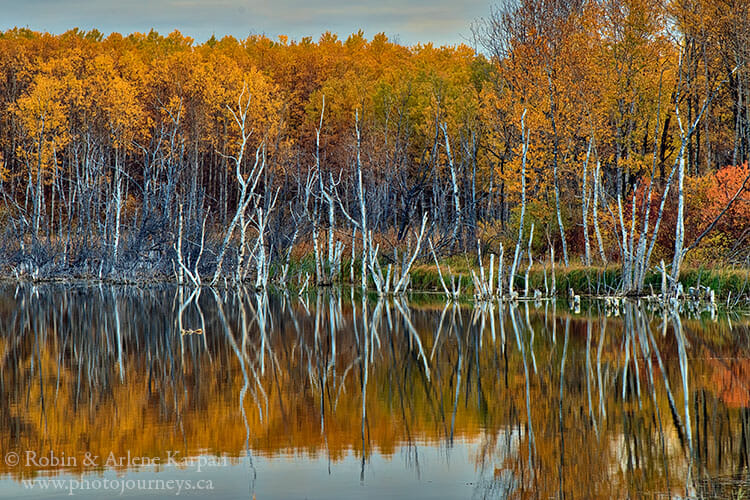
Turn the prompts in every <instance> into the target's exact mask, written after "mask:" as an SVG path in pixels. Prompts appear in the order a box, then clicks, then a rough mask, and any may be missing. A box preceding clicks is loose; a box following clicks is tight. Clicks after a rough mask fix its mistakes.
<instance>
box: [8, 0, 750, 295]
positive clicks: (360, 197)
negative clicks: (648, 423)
mask: <svg viewBox="0 0 750 500" xmlns="http://www.w3.org/2000/svg"><path fill="white" fill-rule="evenodd" d="M468 29H469V27H467V30H468ZM470 32H471V33H472V40H467V42H466V44H465V45H458V46H448V47H437V46H434V45H432V44H423V45H416V46H403V45H400V44H398V43H394V42H393V41H392V40H389V39H388V37H387V36H386V35H384V34H378V35H375V36H374V37H372V39H371V40H367V39H366V38H365V37H364V34H363V33H362V32H359V33H355V34H352V35H350V36H349V37H348V38H346V39H342V38H339V37H338V36H336V35H335V34H332V33H325V34H323V35H322V36H321V37H320V38H319V39H318V40H317V41H316V40H314V39H312V38H303V39H301V40H290V39H288V38H287V37H284V36H279V37H278V39H271V38H268V37H266V36H261V35H252V36H249V37H248V38H246V39H244V40H238V39H235V38H232V37H223V38H221V39H218V38H216V37H212V38H211V39H209V40H208V41H206V42H205V43H196V41H195V40H193V39H191V38H189V37H187V36H184V35H182V34H181V33H180V32H178V31H174V32H172V33H170V34H168V35H166V36H164V35H161V34H159V33H156V32H155V31H151V32H149V33H133V34H129V35H121V34H118V33H112V34H110V35H108V36H105V35H103V34H102V33H100V32H98V31H96V30H93V31H89V32H84V31H81V30H78V29H72V30H70V31H68V32H66V33H63V34H60V35H52V34H48V33H39V32H34V31H31V30H29V29H24V28H15V29H12V30H8V31H5V32H3V33H0V197H1V198H2V200H1V201H0V233H1V234H2V236H0V269H2V270H3V271H2V274H4V275H5V276H7V277H15V278H31V279H48V278H57V277H84V278H98V279H108V280H137V279H169V280H172V279H174V280H176V281H178V282H180V283H194V284H208V283H210V284H216V283H218V282H219V281H220V280H221V281H222V282H226V281H227V280H228V281H232V282H243V281H247V282H250V283H253V284H254V285H255V286H257V287H258V288H265V287H266V286H268V285H269V284H280V285H282V286H283V285H289V286H298V287H307V286H315V285H319V286H320V285H330V284H332V283H339V282H340V283H352V284H357V285H358V286H359V285H360V284H361V285H362V286H363V287H371V286H374V287H375V288H376V289H377V291H378V292H380V293H381V294H386V293H400V292H403V291H404V290H406V289H407V288H408V287H409V286H410V282H411V274H410V271H411V270H412V269H413V266H414V265H415V263H416V264H417V265H419V264H422V265H433V264H437V266H436V267H437V271H438V272H440V267H441V266H442V267H443V272H441V274H440V282H441V283H442V286H443V289H445V292H446V294H449V292H448V290H447V285H446V284H445V281H444V278H443V273H445V274H446V275H448V274H449V270H448V269H449V266H445V265H444V264H445V263H446V262H453V263H454V267H456V264H455V262H457V260H456V259H459V260H460V259H461V258H463V259H465V260H466V259H469V260H471V262H473V263H477V261H478V262H479V264H480V265H481V266H482V277H481V279H479V278H478V277H477V276H476V275H474V276H473V277H474V287H475V289H477V288H480V289H481V288H482V287H483V283H484V282H485V281H486V280H485V277H484V265H486V258H485V260H484V264H482V257H481V255H484V256H485V257H486V256H487V255H491V256H492V259H493V260H492V261H491V262H492V263H493V264H491V266H492V265H494V258H495V256H496V255H497V256H499V260H498V262H499V265H498V271H497V272H498V273H499V276H498V289H499V290H498V291H499V292H500V293H501V294H502V293H503V288H504V286H505V285H506V281H507V287H508V288H509V289H510V291H511V293H512V289H513V286H514V281H515V278H516V276H517V275H518V273H520V272H522V271H520V270H521V269H526V268H527V266H528V269H531V268H532V265H533V266H534V269H541V267H542V266H543V267H544V270H545V277H546V271H547V269H548V266H555V265H556V266H557V269H558V270H560V269H565V268H568V269H570V268H611V269H616V270H617V273H618V274H617V276H618V278H617V279H618V284H617V287H616V288H617V291H618V292H620V293H623V294H642V293H645V289H646V284H647V282H648V279H649V274H650V273H658V274H660V275H661V276H663V278H660V279H663V280H668V281H669V285H667V286H668V287H669V288H670V290H672V291H673V293H679V292H678V282H679V278H680V275H681V271H684V270H686V269H688V268H692V269H695V268H703V267H707V268H721V267H738V268H740V269H745V270H746V269H747V267H748V266H750V251H749V250H748V242H749V241H750V168H748V159H749V158H748V157H749V156H750V67H749V66H748V63H750V3H748V2H746V1H744V0H626V1H619V0H507V1H505V2H503V3H501V4H499V5H496V6H495V7H492V8H490V6H489V5H488V15H487V17H486V18H484V19H480V20H477V21H476V22H475V24H474V25H473V26H472V27H471V29H470ZM503 249H504V250H503ZM503 252H504V254H505V260H503V257H502V256H503ZM478 254H479V255H480V257H479V259H477V256H478ZM381 266H382V268H381ZM446 267H447V268H448V269H446ZM553 268H554V267H553ZM492 273H493V271H492V270H490V276H492ZM502 276H505V277H502ZM526 276H527V280H526V281H527V282H528V271H527V274H526ZM506 277H507V279H506ZM449 278H450V277H449V276H446V280H447V279H449ZM489 281H490V286H489V288H490V290H489V292H490V293H491V292H492V283H491V282H492V281H493V279H492V278H490V280H489ZM520 282H523V280H521V281H519V283H520ZM469 285H470V284H469ZM451 286H452V287H454V285H451ZM453 290H454V291H455V288H453ZM553 290H554V287H553ZM526 293H527V294H528V293H529V290H528V286H527V290H526Z"/></svg>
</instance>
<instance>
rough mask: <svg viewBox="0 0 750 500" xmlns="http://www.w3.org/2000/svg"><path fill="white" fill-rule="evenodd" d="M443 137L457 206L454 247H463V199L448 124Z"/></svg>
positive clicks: (454, 204) (442, 126)
mask: <svg viewBox="0 0 750 500" xmlns="http://www.w3.org/2000/svg"><path fill="white" fill-rule="evenodd" d="M441 128H442V130H443V137H444V138H445V152H446V155H447V156H448V166H449V167H450V170H451V182H452V183H453V206H454V207H455V208H456V220H455V221H454V223H453V248H454V249H457V248H463V230H462V228H463V219H462V217H461V199H460V196H459V191H458V179H457V178H456V168H455V165H454V164H453V155H452V154H451V144H450V140H449V139H448V126H447V125H446V124H445V123H443V124H442V125H441Z"/></svg>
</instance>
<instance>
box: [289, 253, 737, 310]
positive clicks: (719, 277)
mask: <svg viewBox="0 0 750 500" xmlns="http://www.w3.org/2000/svg"><path fill="white" fill-rule="evenodd" d="M349 264H350V260H349V259H346V260H344V262H343V263H342V266H341V270H342V275H343V276H341V277H340V279H339V280H338V281H339V282H341V283H343V284H349V275H350V273H349ZM495 264H496V266H495V276H494V281H495V283H493V285H496V284H497V262H496V263H495ZM381 265H383V272H384V273H385V266H386V265H387V264H385V263H381ZM484 266H485V275H486V276H487V277H489V259H488V258H485V261H484ZM440 268H441V270H442V273H443V279H444V280H445V282H446V286H447V287H448V289H450V287H451V285H450V275H451V274H452V275H453V276H454V278H455V279H456V280H458V279H459V278H460V279H461V294H462V295H463V296H466V297H471V295H472V294H473V292H474V286H473V281H472V279H471V271H472V270H474V271H475V272H476V273H477V276H478V275H479V265H478V263H477V262H476V256H474V255H455V256H451V257H448V258H445V259H443V260H442V261H441V262H440ZM449 268H450V274H449V271H448V269H449ZM361 269H362V267H361V261H360V260H356V261H355V265H354V270H355V284H359V280H360V276H361V274H360V271H361ZM305 273H309V274H310V276H311V285H312V284H313V283H312V280H313V279H314V275H315V265H314V260H313V259H312V257H311V256H308V257H305V258H303V259H301V260H298V261H296V262H292V263H291V264H290V270H289V276H290V278H292V279H294V276H297V275H301V276H304V275H305ZM525 273H526V268H525V267H522V269H519V270H518V272H517V273H516V281H515V286H516V290H519V291H522V290H523V288H524V276H525ZM544 274H545V273H544V269H543V268H542V267H541V266H534V267H532V270H531V272H530V274H529V285H530V286H529V288H530V290H534V289H539V290H542V291H544V290H545V286H544ZM620 276H621V272H620V268H619V266H618V265H617V264H612V265H610V266H608V267H596V266H593V267H584V266H580V265H572V266H569V267H567V268H566V267H561V266H556V267H555V279H556V287H557V291H558V294H565V293H567V291H568V289H570V288H572V289H573V290H574V291H575V292H576V293H579V294H583V295H607V294H612V293H615V292H616V291H617V288H618V286H619V283H620ZM507 280H508V277H507V276H504V277H503V282H504V283H505V284H507V282H508V281H507ZM680 282H681V283H682V285H683V287H684V289H685V290H687V289H688V288H689V287H695V286H697V285H699V284H700V285H701V286H708V287H710V288H711V289H713V290H714V291H715V292H716V297H717V300H726V298H727V297H728V296H729V294H730V293H731V296H732V297H737V296H748V295H750V269H741V268H740V269H738V268H728V267H719V268H715V269H706V268H697V269H692V268H688V269H684V270H683V271H682V272H681V274H680ZM369 284H370V286H372V281H370V283H369ZM551 286H552V274H551V269H550V268H549V267H548V268H547V287H549V288H551ZM411 288H412V290H413V291H414V292H427V293H430V292H436V293H440V294H442V292H443V288H442V286H441V284H440V277H439V274H438V270H437V267H436V266H435V263H434V262H431V261H427V262H424V261H423V262H417V263H415V264H414V266H413V267H412V270H411ZM651 290H653V291H654V292H656V293H658V292H659V291H660V290H661V273H660V272H657V271H651V272H649V273H648V274H647V275H646V280H645V289H644V292H645V293H650V292H651Z"/></svg>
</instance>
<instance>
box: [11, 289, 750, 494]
mask: <svg viewBox="0 0 750 500" xmlns="http://www.w3.org/2000/svg"><path fill="white" fill-rule="evenodd" d="M605 312H606V311H604V310H602V311H599V309H598V306H597V305H596V304H594V305H592V306H591V307H590V308H589V309H586V308H584V313H583V314H581V315H571V314H570V313H569V312H564V311H563V310H562V309H560V310H558V308H557V307H556V306H555V304H554V303H550V302H542V303H536V304H534V303H528V302H525V303H521V304H514V303H510V304H509V303H502V302H495V303H483V304H480V305H477V306H462V305H459V304H457V303H455V302H452V303H450V304H442V303H441V304H434V303H426V304H419V305H416V304H415V303H411V304H409V303H407V302H406V301H405V300H404V299H397V300H395V301H393V300H392V301H383V300H380V301H376V300H372V299H371V298H369V297H367V296H365V297H363V296H361V295H359V294H355V293H354V291H351V290H326V291H323V292H320V293H311V294H308V295H304V296H302V297H291V296H289V295H286V294H283V293H280V294H270V295H269V294H266V293H256V292H255V291H254V290H248V289H244V288H234V289H223V290H212V289H207V288H206V289H188V288H175V287H167V286H163V287H162V286H153V287H147V288H137V287H120V286H69V285H68V286H57V285H45V286H31V285H25V286H18V287H15V286H14V287H7V286H6V287H4V288H0V324H1V325H2V330H1V331H0V395H1V396H2V401H3V403H2V405H0V451H2V452H3V454H5V453H6V452H8V451H17V452H19V453H23V452H24V451H26V450H36V451H38V452H45V451H48V450H54V452H55V453H56V454H58V455H60V454H65V455H67V456H77V455H79V454H80V453H82V450H85V451H90V452H91V453H93V454H96V455H98V456H107V455H108V454H110V453H114V454H115V455H117V456H121V455H124V454H126V453H128V452H129V453H130V454H132V455H135V456H151V457H164V458H165V459H166V455H167V453H168V452H170V451H178V452H179V453H180V456H182V457H196V456H205V457H224V458H225V459H227V460H229V462H230V463H231V464H236V468H237V471H236V473H237V474H239V475H240V477H242V478H243V480H244V481H246V483H244V484H246V485H247V489H246V490H245V492H244V495H250V497H252V495H257V498H269V497H278V498H285V497H288V496H290V494H291V493H290V492H292V491H297V490H295V488H299V487H300V481H302V479H300V478H301V477H302V475H301V474H302V472H300V471H302V470H305V468H306V467H307V468H312V470H314V471H316V473H317V474H319V475H320V476H315V475H313V476H312V477H313V480H312V481H308V482H307V483H305V485H306V486H305V487H304V488H303V489H302V490H301V491H302V493H301V495H302V496H307V497H310V498H323V497H332V496H335V495H336V494H339V495H340V496H341V498H346V497H349V496H351V491H352V490H351V488H352V487H354V488H356V484H354V485H353V484H351V483H342V484H338V483H337V484H338V485H337V486H333V487H331V488H332V489H330V490H326V493H322V492H321V491H319V490H316V487H317V486H316V485H318V484H323V482H324V479H323V478H324V477H326V476H328V477H329V478H331V477H336V478H339V479H340V480H344V479H345V480H346V481H349V480H356V482H357V483H358V484H359V486H360V487H365V488H367V487H369V486H372V487H375V485H377V487H380V488H385V487H391V488H397V489H398V491H400V492H401V493H402V494H403V495H404V496H406V497H409V498H415V497H420V495H423V494H424V495H425V496H427V494H428V493H429V495H431V497H433V498H434V497H455V496H457V495H458V496H461V495H463V496H473V497H476V498H531V497H533V498H550V497H553V496H554V497H563V496H564V497H568V498H625V497H648V498H657V497H658V498H665V497H672V496H674V497H676V496H681V497H685V496H690V497H700V498H726V497H727V496H734V497H737V496H738V495H739V496H741V495H742V494H744V492H746V491H747V488H748V486H747V484H748V472H747V471H748V458H749V457H750V434H749V431H750V412H749V411H748V406H750V393H749V392H748V375H749V374H750V370H749V369H748V366H750V363H749V361H750V356H749V355H748V354H749V353H748V333H750V329H749V328H748V326H747V323H743V322H742V321H739V320H738V318H735V319H734V321H733V323H731V324H730V322H728V321H718V322H715V321H709V320H706V321H703V320H701V319H700V318H697V319H684V318H680V317H679V316H676V315H669V314H666V315H664V314H662V313H658V314H657V315H654V313H652V312H649V311H647V310H645V309H644V308H642V307H640V306H639V305H638V304H635V303H629V302H625V303H624V304H623V305H622V306H621V308H620V309H619V314H618V316H617V317H611V316H610V317H608V316H607V314H605ZM259 463H260V464H261V465H258V464H259ZM321 464H322V465H321ZM341 466H343V469H342V467H341ZM141 469H143V467H140V466H138V465H137V464H136V465H133V464H127V463H126V464H123V465H115V466H112V465H111V464H109V465H107V466H106V467H99V468H96V469H95V470H92V468H91V467H86V466H84V465H83V463H82V462H81V461H79V462H78V463H76V464H72V465H71V464H62V465H47V466H44V465H41V464H40V465H36V464H31V465H28V464H21V466H18V465H16V466H13V465H9V464H8V463H7V462H6V463H0V474H1V475H2V476H3V477H4V478H5V479H4V480H3V483H4V485H6V486H7V485H9V484H12V483H18V482H19V481H21V480H22V479H23V478H28V477H35V476H38V475H40V474H42V475H49V474H53V475H54V474H61V475H66V474H67V475H80V474H91V473H99V474H102V473H108V472H109V471H110V470H114V471H117V472H118V473H120V474H128V473H131V472H132V471H134V470H141ZM396 469H398V474H403V473H404V471H408V474H407V476H406V479H404V478H402V479H398V480H397V479H396V477H397V476H398V474H397V473H396V472H394V471H395V470H396ZM151 470H152V469H150V468H149V471H151ZM156 470H157V475H158V474H170V473H171V472H169V471H165V470H162V469H160V468H159V467H156ZM159 470H161V472H158V471H159ZM355 470H356V472H354V471H355ZM281 471H283V473H281ZM392 472H393V473H392ZM389 477H391V478H393V479H388V478H389ZM398 477H400V476H398ZM441 479H442V481H443V482H440V480H441ZM389 481H390V483H389ZM447 481H451V482H452V483H451V484H453V486H455V487H456V488H457V489H455V490H451V489H448V488H449V486H450V485H446V482H447ZM365 491H367V492H369V493H367V494H370V495H371V496H383V495H386V496H389V495H391V493H387V492H386V490H382V489H381V490H367V489H366V490H365ZM375 491H378V493H377V495H376V494H374V492H375ZM388 491H390V490H388ZM449 492H450V493H449ZM360 493H361V492H360ZM357 494H359V493H357ZM233 496H236V492H233V493H232V494H227V496H226V497H227V498H229V497H233Z"/></svg>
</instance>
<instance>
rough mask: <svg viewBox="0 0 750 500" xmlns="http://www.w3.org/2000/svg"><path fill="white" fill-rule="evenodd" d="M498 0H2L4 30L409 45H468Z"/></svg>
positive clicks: (0, 20)
mask: <svg viewBox="0 0 750 500" xmlns="http://www.w3.org/2000/svg"><path fill="white" fill-rule="evenodd" d="M490 4H491V0H463V1H462V0H375V1H372V0H363V1H360V2H356V1H354V2H352V4H351V5H347V2H344V1H340V0H270V1H269V0H213V1H209V0H94V1H92V0H0V30H3V31H4V30H7V29H10V28H13V27H16V26H17V27H26V28H30V29H32V30H35V31H48V32H50V33H62V32H65V31H67V30H68V29H71V28H80V29H83V30H86V31H88V30H90V29H93V28H96V29H98V30H99V31H101V32H102V33H104V34H105V35H107V34H109V33H111V32H113V31H116V32H119V33H123V34H127V33H132V32H136V31H137V32H148V31H149V30H150V29H151V28H153V29H155V30H157V31H158V32H159V33H162V34H168V33H169V32H171V31H173V30H175V29H178V30H180V32H181V33H182V34H183V35H187V36H190V37H192V38H194V39H195V40H196V41H197V42H203V41H205V40H207V39H208V38H210V37H211V35H215V36H216V37H217V38H221V37H222V36H224V35H232V36H234V37H236V38H245V37H247V36H248V35H250V34H264V35H266V36H269V37H271V38H274V39H275V38H276V37H277V36H278V35H287V36H289V37H290V38H292V39H295V40H299V39H300V38H302V37H305V36H311V37H313V39H315V40H317V39H318V38H319V37H320V35H321V34H322V33H324V32H326V31H331V32H333V33H336V34H338V35H339V37H341V38H346V37H347V36H348V35H349V34H351V33H355V32H357V31H358V30H360V29H361V30H363V31H364V33H365V36H366V37H367V38H372V36H373V35H375V34H377V33H380V32H384V33H385V34H386V35H388V37H389V38H390V39H392V40H395V41H398V42H400V43H403V44H406V45H413V44H416V43H420V42H422V43H426V42H433V43H434V44H436V45H453V44H457V43H468V42H469V39H470V38H471V23H472V22H473V21H475V20H477V19H478V18H480V17H482V16H486V15H487V14H488V13H489V10H490Z"/></svg>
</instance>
